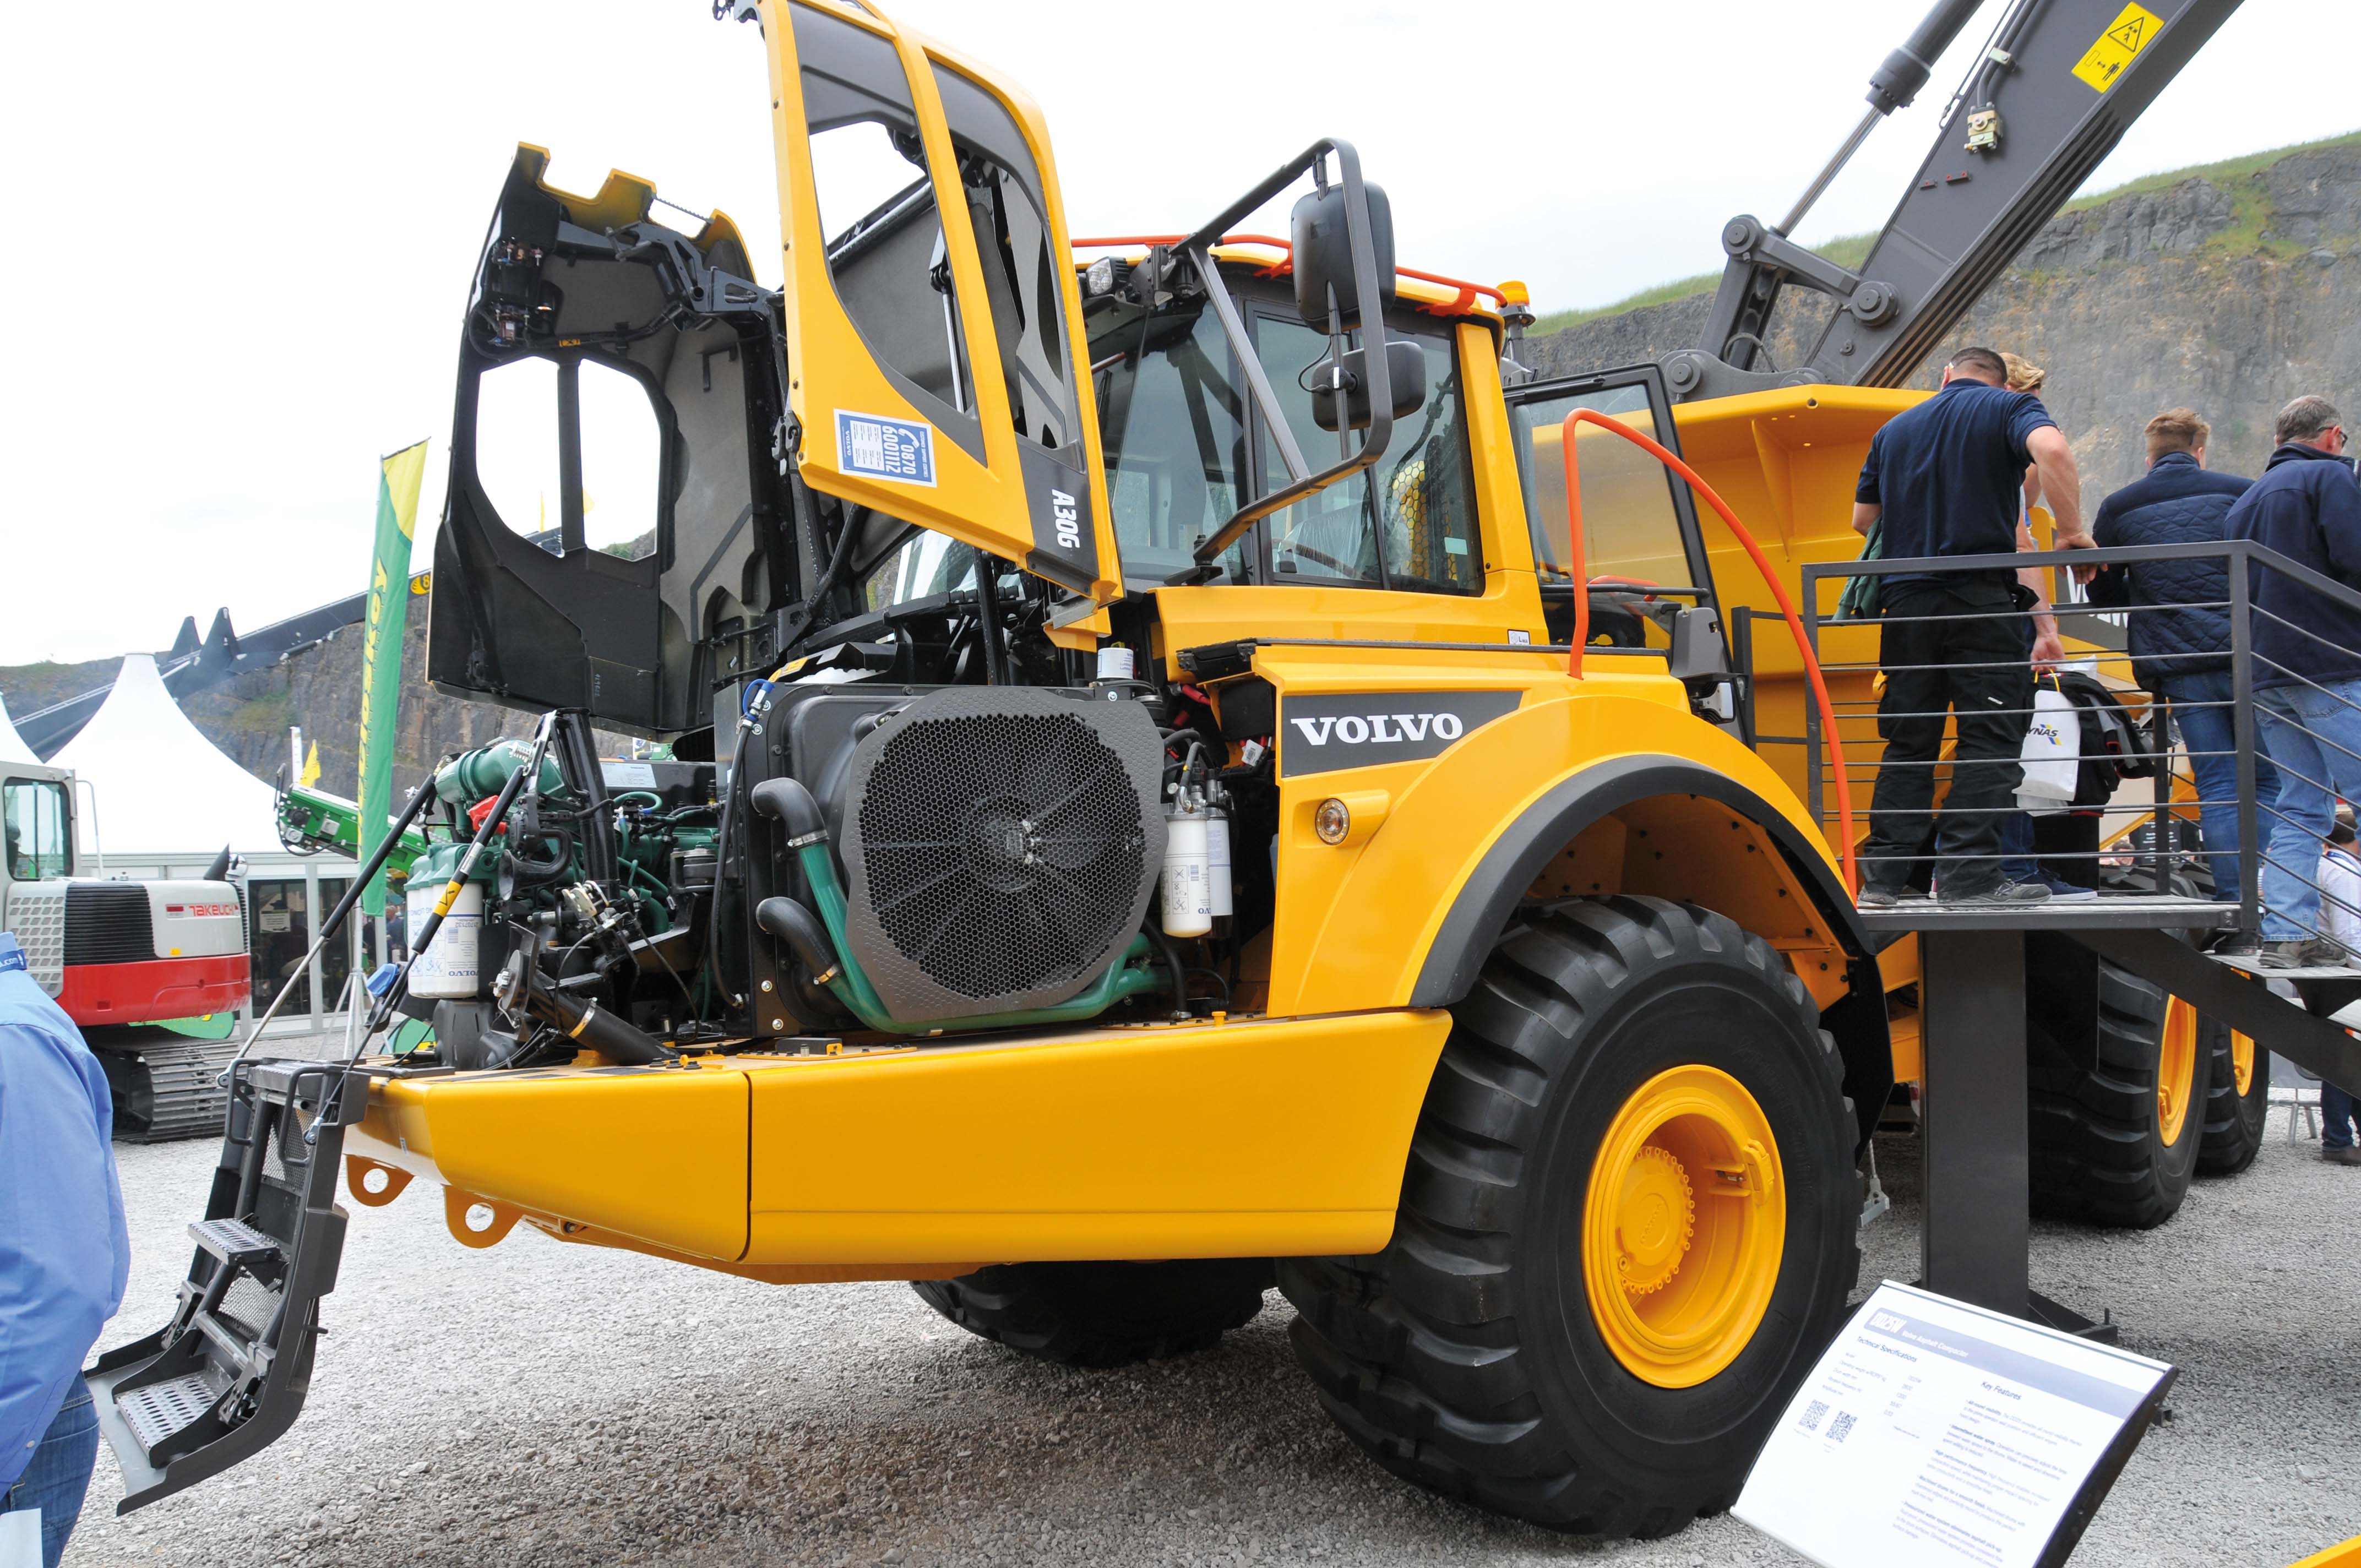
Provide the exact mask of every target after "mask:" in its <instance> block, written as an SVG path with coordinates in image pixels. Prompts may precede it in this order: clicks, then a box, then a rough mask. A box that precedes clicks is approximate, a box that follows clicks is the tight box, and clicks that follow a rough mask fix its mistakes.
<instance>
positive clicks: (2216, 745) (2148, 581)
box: [2091, 409, 2279, 900]
mask: <svg viewBox="0 0 2361 1568" xmlns="http://www.w3.org/2000/svg"><path fill="white" fill-rule="evenodd" d="M2212 434H2213V426H2212V425H2210V424H2208V423H2206V422H2205V421H2204V420H2202V419H2201V418H2199V417H2198V415H2197V413H2196V411H2194V410H2193V409H2167V410H2166V411H2164V412H2162V413H2160V414H2158V415H2157V416H2156V417H2155V418H2154V419H2152V420H2150V421H2148V422H2147V475H2146V476H2145V477H2141V478H2138V479H2135V480H2133V481H2132V482H2131V483H2130V484H2128V485H2125V487H2124V488H2122V489H2120V490H2117V491H2116V492H2115V493H2114V495H2111V496H2109V497H2108V498H2107V499H2105V500H2103V501H2102V502H2100V503H2099V515H2098V517H2097V519H2096V520H2094V521H2092V524H2091V535H2092V538H2094V539H2096V540H2097V541H2098V542H2099V547H2100V548H2101V549H2103V550H2108V549H2114V548H2115V547H2116V546H2118V545H2140V544H2218V543H2222V542H2223V541H2224V540H2226V539H2227V538H2229V536H2230V526H2229V518H2230V509H2231V508H2232V507H2234V506H2235V505H2236V504H2237V501H2238V498H2239V497H2241V496H2243V495H2245V494H2246V491H2247V490H2248V489H2250V488H2252V487H2253V485H2254V481H2253V480H2252V479H2242V478H2240V477H2237V476H2236V475H2235V474H2217V473H2214V472H2213V471H2211V470H2209V469H2208V468H2207V467H2206V466H2205V443H2206V441H2207V439H2208V438H2209V437H2210V436H2211V435H2212ZM2229 598H2230V567H2229V562H2228V561H2227V559H2226V558H2224V557H2222V556H2198V557H2193V558H2191V559H2188V560H2180V561H2127V562H2123V563H2121V564H2119V565H2113V566H2110V567H2108V568H2107V569H2106V570H2105V571H2103V572H2102V573H2100V574H2099V576H2097V577H2095V578H2093V579H2092V583H2091V602H2092V604H2094V605H2104V606H2107V607H2108V608H2110V609H2124V608H2128V609H2132V610H2134V611H2135V613H2134V614H2132V615H2131V616H2129V617H2128V618H2127V620H2128V626H2127V632H2128V635H2127V639H2126V641H2127V644H2128V646H2129V649H2130V652H2131V656H2132V678H2133V679H2134V680H2136V681H2137V682H2138V683H2139V684H2140V685H2141V686H2142V687H2144V688H2145V689H2147V690H2148V691H2150V692H2153V693H2155V694H2156V695H2157V696H2160V697H2162V698H2164V699H2165V700H2166V701H2167V702H2169V703H2170V704H2171V705H2172V718H2173V722H2174V723H2175V724H2177V725H2178V726H2180V737H2181V739H2182V740H2184V741H2186V742H2187V743H2188V746H2189V753H2190V756H2189V769H2190V772H2191V774H2192V775H2193V776H2194V777H2195V779H2196V781H2197V798H2198V801H2199V806H2198V808H2197V815H2198V820H2199V823H2200V825H2201V826H2202V828H2203V830H2204V835H2205V850H2206V858H2207V861H2208V862H2209V863H2210V864H2211V866H2212V868H2213V896H2214V897H2215V898H2217V899H2226V900H2235V899H2236V898H2237V896H2238V888H2239V883H2238V874H2239V873H2238V851H2239V849H2240V846H2239V843H2238V757H2237V721H2236V718H2235V715H2234V713H2233V711H2232V707H2231V701H2232V698H2233V697H2234V696H2235V685H2234V683H2233V681H2232V679H2231V674H2230V612H2229V610H2228V609H2226V608H2224V605H2225V603H2226V601H2227V600H2228V599H2229ZM2255 764H2256V765H2255V795H2256V798H2257V801H2259V802H2260V804H2261V805H2263V806H2270V805H2271V804H2272V802H2273V801H2275V800H2276V799H2277V798H2278V795H2279V780H2278V775H2277V774H2275V773H2273V772H2272V770H2271V764H2270V762H2269V761H2268V759H2266V758H2263V757H2261V756H2257V758H2256V759H2255ZM2262 820H2263V822H2264V823H2265V824H2268V822H2269V821H2270V817H2268V815H2266V816H2265V817H2263V818H2262Z"/></svg>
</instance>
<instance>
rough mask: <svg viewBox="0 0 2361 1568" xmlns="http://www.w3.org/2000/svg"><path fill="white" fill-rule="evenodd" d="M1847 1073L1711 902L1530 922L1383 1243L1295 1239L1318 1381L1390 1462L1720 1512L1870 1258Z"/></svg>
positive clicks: (1457, 1483)
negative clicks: (1320, 1244)
mask: <svg viewBox="0 0 2361 1568" xmlns="http://www.w3.org/2000/svg"><path fill="white" fill-rule="evenodd" d="M1842 1080H1843V1069H1842V1067H1841V1064H1840V1062H1839V1059H1838V1057H1837V1054H1836V1048H1835V1045H1834V1043H1833V1041H1831V1039H1830V1038H1829V1036H1828V1035H1826V1034H1825V1033H1823V1032H1822V1031H1821V1029H1820V1028H1819V1022H1818V1014H1817V1010H1816V1009H1815V1007H1814V1006H1813V1003H1812V1000H1811V997H1810V995H1809V993H1808V992H1806V990H1805V989H1804V986H1803V982H1802V981H1799V980H1797V979H1796V978H1795V974H1794V972H1793V971H1792V970H1790V969H1789V968H1788V967H1787V965H1786V963H1785V962H1784V960H1783V959H1781V958H1780V956H1779V955H1778V953H1777V952H1776V951H1775V950H1773V948H1772V947H1771V946H1770V945H1769V944H1768V943H1767V942H1764V941H1763V940H1762V939H1761V938H1757V937H1754V936H1752V935H1750V934H1748V933H1747V932H1745V931H1743V930H1741V928H1740V927H1738V926H1737V925H1735V924H1734V923H1732V922H1731V921H1730V920H1729V919H1728V918H1726V917H1724V916H1719V915H1715V914H1711V913H1708V912H1707V911H1705V910H1702V909H1697V908H1695V907H1693V906H1689V905H1673V904H1668V903H1665V902H1664V901H1662V900H1659V899H1653V898H1632V897H1614V898H1606V899H1595V900H1594V899H1583V900H1574V901H1571V902H1568V903H1564V904H1559V905H1552V906H1551V907H1550V908H1548V909H1547V910H1546V911H1544V912H1543V913H1540V914H1538V915H1535V916H1531V917H1530V918H1525V919H1521V922H1520V923H1519V924H1517V925H1515V926H1512V927H1510V930H1509V931H1508V933H1507V934H1506V935H1504V936H1503V937H1502V938H1501V939H1500V942H1499V946H1498V947H1497V948H1495V949H1494V950H1493V953H1492V955H1491V957H1490V959H1488V961H1487V962H1486V964H1485V967H1484V970H1483V973H1482V975H1481V977H1480V978H1479V979H1478V981H1477V985H1476V988H1475V991H1474V992H1473V993H1472V994H1471V995H1469V997H1468V998H1467V1000H1466V1001H1465V1002H1464V1003H1461V1004H1460V1005H1459V1006H1458V1007H1456V1008H1455V1009H1454V1011H1453V1025H1452V1031H1451V1036H1450V1039H1449V1041H1448V1042H1447V1043H1446V1045H1445V1046H1444V1052H1443V1059H1442V1061H1441V1062H1440V1064H1439V1065H1438V1066H1437V1068H1436V1070H1435V1076H1434V1081H1433V1086H1432V1087H1431V1088H1430V1089H1429V1090H1428V1091H1427V1098H1426V1104H1425V1107H1424V1109H1423V1111H1422V1113H1421V1115H1420V1118H1419V1122H1418V1126H1417V1130H1416V1132H1415V1133H1414V1134H1413V1135H1412V1140H1411V1154H1410V1163H1409V1169H1408V1171H1407V1172H1406V1174H1405V1178H1404V1180H1403V1186H1402V1200H1401V1212H1400V1218H1399V1220H1398V1221H1397V1223H1396V1225H1395V1229H1394V1236H1393V1240H1392V1242H1391V1244H1390V1245H1388V1247H1387V1248H1386V1250H1385V1251H1383V1252H1381V1253H1378V1254H1375V1255H1370V1256H1366V1257H1331V1258H1301V1259H1281V1260H1280V1263H1279V1288H1281V1289H1282V1290H1284V1291H1285V1292H1286V1293H1287V1296H1288V1299H1290V1301H1292V1302H1294V1303H1295V1306H1296V1309H1297V1310H1298V1311H1299V1313H1300V1314H1301V1316H1300V1317H1299V1319H1298V1321H1296V1323H1295V1325H1294V1327H1293V1329H1292V1330H1291V1331H1290V1332H1291V1337H1292V1338H1293V1341H1294V1344H1295V1349H1296V1354H1297V1355H1298V1356H1299V1357H1300V1358H1301V1360H1302V1362H1303V1364H1304V1365H1305V1367H1306V1368H1307V1369H1308V1370H1310V1372H1311V1373H1312V1378H1313V1380H1314V1381H1315V1382H1316V1383H1317V1384H1318V1386H1319V1389H1320V1398H1321V1401H1322V1403H1323V1404H1324V1405H1325V1406H1326V1407H1327V1409H1328V1412H1329V1414H1330V1415H1332V1416H1333V1417H1334V1418H1335V1420H1336V1422H1337V1424H1338V1425H1339V1426H1341V1427H1343V1428H1344V1430H1345V1433H1346V1434H1347V1435H1348V1436H1350V1437H1351V1438H1352V1439H1353V1440H1354V1441H1355V1442H1358V1443H1359V1444H1360V1445H1361V1446H1362V1447H1363V1448H1366V1449H1367V1450H1368V1451H1369V1453H1371V1454H1372V1455H1374V1456H1375V1457H1376V1459H1377V1460H1378V1463H1379V1464H1383V1465H1384V1466H1385V1467H1386V1468H1387V1469H1389V1470H1390V1471H1392V1472H1394V1474H1396V1475H1400V1476H1402V1477H1404V1478H1405V1479H1408V1480H1411V1481H1415V1482H1417V1483H1419V1484H1420V1485H1422V1486H1429V1487H1432V1488H1433V1489H1435V1490H1436V1491H1439V1492H1443V1493H1445V1494H1448V1495H1450V1496H1452V1497H1460V1498H1464V1499H1466V1501H1469V1502H1472V1503H1475V1504H1477V1505H1479V1506H1482V1507H1484V1508H1493V1509H1497V1510H1499V1512H1502V1513H1506V1514H1513V1515H1515V1516H1517V1517H1519V1518H1521V1519H1530V1520H1532V1521H1533V1522H1535V1523H1537V1524H1542V1525H1546V1526H1549V1527H1552V1528H1554V1529H1559V1530H1578V1531H1585V1532H1593V1533H1598V1534H1601V1535H1617V1536H1622V1535H1636V1536H1660V1535H1666V1534H1669V1533H1671V1532H1672V1531H1674V1530H1678V1529H1680V1528H1681V1527H1682V1526H1683V1525H1684V1524H1686V1523H1687V1522H1688V1521H1689V1520H1690V1519H1694V1518H1696V1517H1697V1516H1698V1515H1700V1514H1709V1513H1713V1512H1716V1511H1718V1510H1719V1509H1722V1508H1728V1507H1729V1506H1730V1503H1731V1501H1732V1500H1734V1499H1735V1497H1737V1495H1738V1489H1739V1486H1740V1485H1741V1483H1742V1482H1743V1481H1744V1479H1745V1476H1746V1472H1747V1469H1748V1467H1749V1466H1750V1465H1751V1464H1752V1462H1753V1459H1754V1455H1755V1453H1756V1451H1757V1450H1758V1449H1759V1448H1760V1447H1761V1445H1762V1442H1763V1438H1764V1436H1765V1435H1766V1433H1767V1432H1768V1431H1769V1429H1770V1427H1771V1425H1772V1423H1773V1421H1775V1420H1777V1419H1778V1416H1779V1413H1780V1411H1781V1409H1783V1408H1784V1405H1785V1403H1786V1400H1787V1398H1789V1396H1790V1395H1791V1394H1792V1393H1793V1392H1794V1390H1795V1385H1796V1382H1797V1380H1798V1379H1800V1378H1801V1377H1802V1376H1804V1374H1805V1373H1806V1371H1807V1370H1808V1369H1809V1366H1810V1363H1811V1360H1812V1358H1813V1357H1814V1356H1815V1355H1816V1354H1818V1352H1819V1350H1820V1348H1821V1347H1822V1346H1823V1345H1824V1344H1825V1343H1827V1341H1828V1336H1829V1334H1830V1333H1831V1332H1834V1330H1835V1328H1836V1325H1837V1323H1838V1321H1839V1319H1840V1318H1841V1316H1842V1314H1843V1312H1844V1308H1845V1297H1846V1293H1847V1292H1848V1291H1849V1290H1850V1289H1851V1288H1852V1285H1853V1281H1854V1277H1855V1276H1856V1274H1857V1273H1858V1272H1859V1269H1860V1266H1861V1258H1860V1253H1859V1249H1858V1244H1857V1241H1856V1227H1857V1221H1858V1217H1859V1214H1860V1212H1861V1188H1860V1182H1859V1178H1858V1176H1857V1174H1856V1171H1855V1168H1854V1165H1853V1143H1854V1138H1855V1124H1854V1120H1853V1115H1852V1112H1851V1110H1850V1105H1849V1104H1848V1102H1847V1101H1846V1100H1845V1097H1844V1093H1843V1091H1842V1087H1841V1084H1842Z"/></svg>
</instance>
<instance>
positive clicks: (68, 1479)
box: [0, 931, 131, 1568]
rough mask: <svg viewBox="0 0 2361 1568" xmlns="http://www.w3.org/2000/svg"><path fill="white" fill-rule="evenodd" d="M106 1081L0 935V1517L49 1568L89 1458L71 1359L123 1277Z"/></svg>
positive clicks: (123, 1241) (78, 1379)
mask: <svg viewBox="0 0 2361 1568" xmlns="http://www.w3.org/2000/svg"><path fill="white" fill-rule="evenodd" d="M114 1126H115V1105H114V1102H113V1100H112V1099H111V1098H109V1096H108V1094H107V1091H106V1074H105V1073H104V1071H103V1070H101V1069H100V1068H99V1065H98V1058H95V1057H93V1056H92V1055H91V1054H90V1047H88V1046H85V1045H84V1044H82V1033H81V1031H80V1030H78V1029H76V1028H75V1027H74V1026H73V1021H72V1020H71V1019H70V1018H68V1017H67V1016H66V1015H65V1014H63V1013H62V1012H60V1011H59V1009H58V1004H57V1003H54V1002H52V1001H50V1000H49V997H48V996H47V995H46V994H45V993H44V992H42V990H41V988H40V987H39V986H38V985H36V984H34V983H33V981H32V977H31V976H30V975H28V974H27V973H26V972H25V954H24V950H23V949H22V948H19V947H18V946H17V945H16V938H14V937H12V936H10V935H9V934H8V933H7V932H5V931H0V1515H5V1514H14V1513H36V1512H37V1513H38V1514H39V1516H40V1535H41V1561H42V1563H44V1564H45V1568H57V1563H58V1559H59V1558H60V1556H62V1555H63V1554H64V1552H65V1549H66V1538H67V1537H68V1536H69V1535H71V1533H72V1531H73V1527H74V1520H75V1519H77V1518H79V1517H80V1515H81V1513H82V1494H83V1492H84V1490H86V1489H87V1488H88V1486H90V1471H91V1465H92V1464H93V1463H94V1462H95V1460H96V1459H97V1457H98V1418H97V1416H96V1415H95V1414H94V1413H93V1411H92V1409H91V1404H90V1395H89V1393H88V1392H87V1391H86V1390H85V1389H84V1388H83V1387H82V1357H83V1356H85V1355H87V1354H89V1353H90V1347H91V1345H92V1344H93V1343H95V1342H96V1340H97V1339H98V1331H99V1329H100V1328H101V1327H103V1326H104V1324H105V1322H106V1320H107V1319H109V1318H111V1317H113V1316H114V1315H115V1308H116V1307H117V1306H119V1305H121V1303H122V1300H123V1286H124V1281H125V1279H126V1277H127V1275H128V1274H129V1271H130V1267H131V1244H130V1238H129V1236H128V1235H127V1234H126V1231H125V1228H124V1223H123V1193H122V1190H121V1189H120V1188H118V1187H117V1186H116V1184H115V1154H114V1151H113V1149H112V1148H110V1147H109V1146H108V1139H109V1138H110V1136H111V1135H112V1134H113V1131H114Z"/></svg>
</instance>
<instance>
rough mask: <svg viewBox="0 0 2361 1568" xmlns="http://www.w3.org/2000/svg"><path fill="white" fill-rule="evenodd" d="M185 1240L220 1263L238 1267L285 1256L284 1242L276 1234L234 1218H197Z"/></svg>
mask: <svg viewBox="0 0 2361 1568" xmlns="http://www.w3.org/2000/svg"><path fill="white" fill-rule="evenodd" d="M189 1239H190V1240H191V1241H193V1242H195V1243H196V1244H197V1245H199V1246H201V1247H203V1248H204V1249H205V1250H206V1251H207V1252H209V1253H211V1254H213V1255H214V1256H215V1257H217V1258H220V1259H221V1260H222V1261H223V1262H225V1263H231V1264H236V1265H237V1266H239V1267H241V1268H242V1267H244V1266H247V1265H248V1264H252V1263H259V1262H261V1261H262V1260H263V1259H265V1258H274V1257H282V1256H284V1255H286V1247H285V1245H284V1244H283V1243H281V1242H280V1239H279V1238H278V1237H277V1236H274V1235H270V1234H267V1233H265V1232H262V1231H258V1230H256V1229H255V1228H254V1227H253V1226H252V1225H249V1224H247V1223H246V1222H245V1221H244V1220H238V1219H230V1218H224V1219H219V1220H198V1221H196V1222H194V1223H192V1224H191V1225H190V1226H189Z"/></svg>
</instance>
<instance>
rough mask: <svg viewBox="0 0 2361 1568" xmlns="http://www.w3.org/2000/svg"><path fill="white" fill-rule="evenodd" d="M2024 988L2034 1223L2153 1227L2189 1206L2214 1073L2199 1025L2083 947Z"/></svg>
mask: <svg viewBox="0 0 2361 1568" xmlns="http://www.w3.org/2000/svg"><path fill="white" fill-rule="evenodd" d="M2027 980H2028V982H2029V984H2030V987H2031V1005H2030V1006H2029V1008H2028V1010H2027V1016H2026V1070H2027V1075H2028V1079H2029V1091H2030V1092H2029V1100H2030V1107H2029V1113H2030V1133H2031V1142H2032V1170H2031V1186H2032V1206H2033V1212H2035V1213H2037V1214H2041V1215H2044V1216H2046V1217H2048V1218H2051V1219H2061V1220H2079V1221H2081V1222H2083V1223H2088V1224H2094V1225H2105V1226H2111V1227H2121V1228H2125V1229H2131V1230H2146V1229H2148V1228H2150V1227H2152V1226H2155V1225H2160V1224H2162V1223H2164V1222H2165V1221H2167V1220H2169V1219H2170V1218H2172V1216H2173V1215H2174V1214H2175V1213H2177V1212H2180V1201H2181V1199H2182V1198H2184V1197H2186V1196H2187V1195H2188V1192H2189V1179H2190V1177H2191V1175H2193V1174H2194V1173H2195V1171H2196V1169H2197V1150H2198V1146H2199V1145H2200V1144H2201V1143H2202V1142H2203V1139H2204V1124H2205V1109H2204V1105H2203V1100H2204V1097H2205V1093H2206V1090H2207V1087H2208V1086H2209V1085H2210V1083H2211V1081H2212V1080H2211V1074H2212V1070H2213V1069H2212V1066H2211V1064H2210V1063H2209V1062H2208V1061H2207V1059H2206V1053H2205V1051H2204V1050H2203V1048H2202V1044H2201V1043H2200V1041H2199V1039H2198V1034H2197V1025H2198V1017H2197V1014H2196V1013H2195V1012H2194V1011H2193V1010H2191V1008H2190V1007H2189V1006H2188V1004H2187V1003H2183V1002H2180V1001H2178V1000H2177V999H2173V998H2169V997H2167V996H2166V994H2165V993H2164V992H2163V991H2162V990H2160V989H2158V987H2157V986H2156V985H2154V984H2152V983H2150V982H2149V981H2146V980H2143V979H2141V978H2140V977H2139V976H2137V975H2136V974H2134V973H2132V972H2131V971H2130V970H2125V969H2119V968H2117V967H2116V966H2115V965H2114V964H2112V963H2109V962H2107V961H2106V960H2105V959H2100V958H2097V957H2096V956H2095V955H2092V954H2091V953H2090V952H2089V951H2088V949H2086V948H2081V947H2080V946H2070V945H2061V946H2060V947H2059V948H2053V949H2051V951H2050V953H2049V955H2048V961H2046V962H2043V963H2042V964H2040V965H2039V967H2038V968H2037V969H2034V968H2032V967H2031V966H2029V972H2028V974H2027ZM2168 1013H2169V1014H2171V1019H2170V1023H2169V1026H2168V1020H2167V1014H2168Z"/></svg>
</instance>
